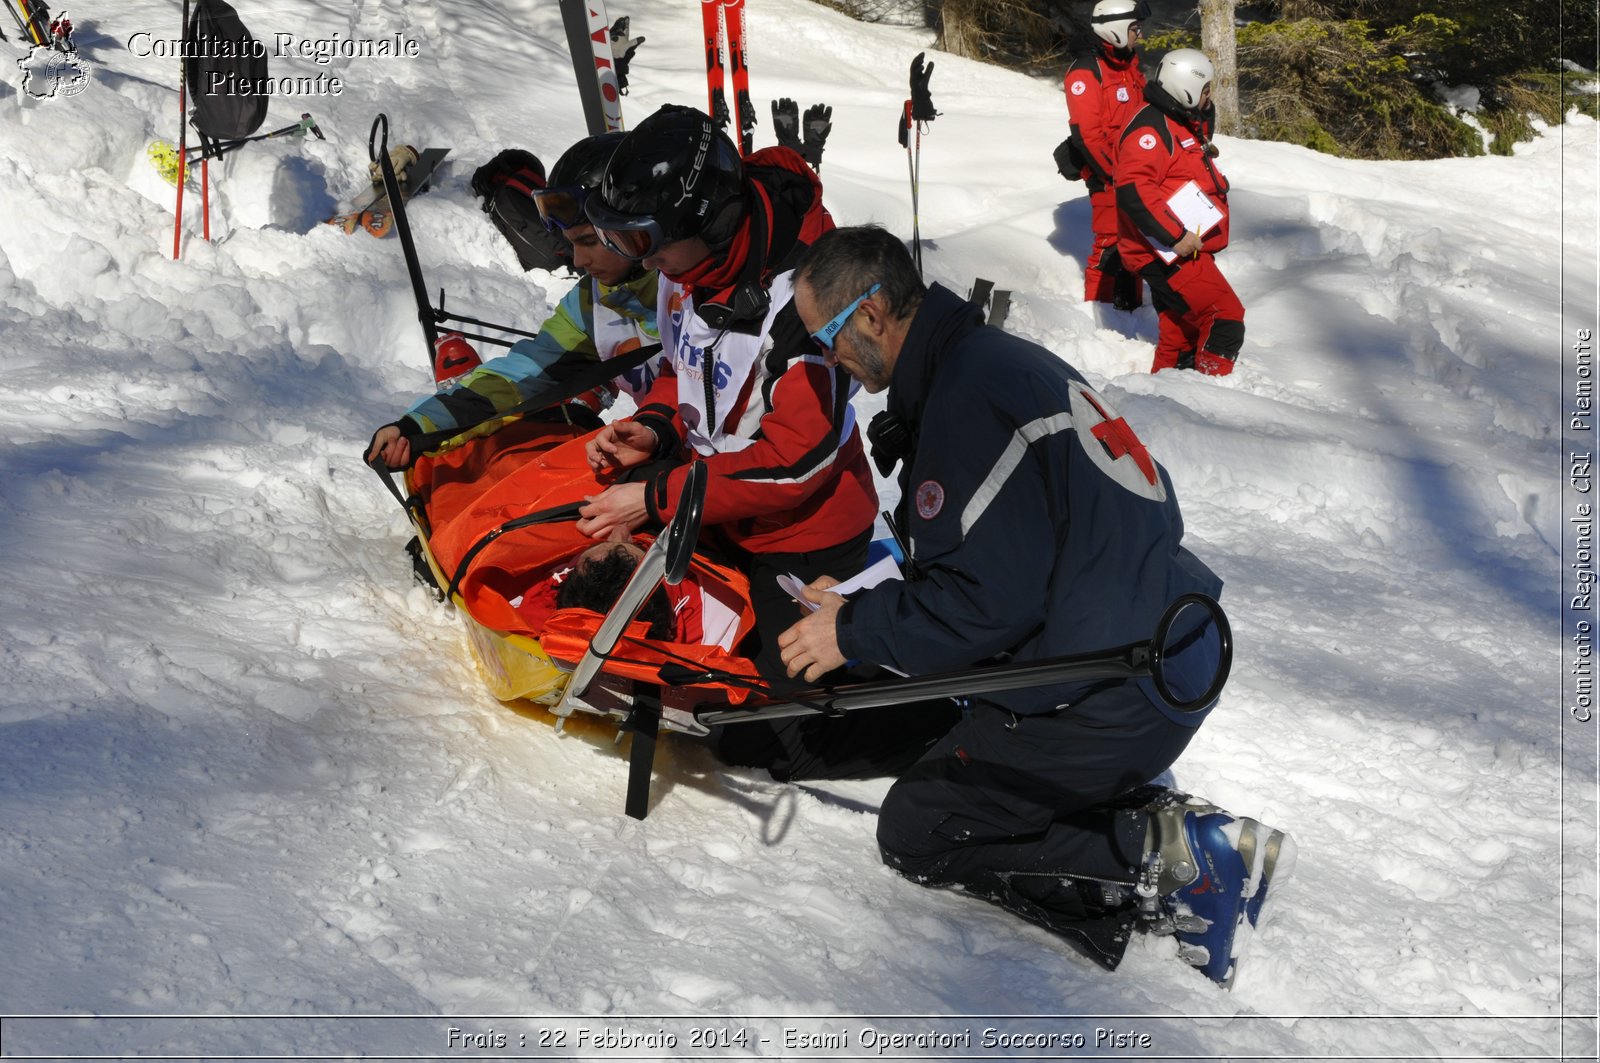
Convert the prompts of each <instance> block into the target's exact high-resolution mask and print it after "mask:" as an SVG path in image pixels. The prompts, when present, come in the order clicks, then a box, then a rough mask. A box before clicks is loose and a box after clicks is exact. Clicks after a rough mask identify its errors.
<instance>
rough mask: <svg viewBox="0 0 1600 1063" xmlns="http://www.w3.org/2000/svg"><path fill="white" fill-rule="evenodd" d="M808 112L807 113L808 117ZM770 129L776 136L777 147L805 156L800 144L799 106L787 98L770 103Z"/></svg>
mask: <svg viewBox="0 0 1600 1063" xmlns="http://www.w3.org/2000/svg"><path fill="white" fill-rule="evenodd" d="M809 113H810V112H807V114H808V116H809ZM772 129H773V132H775V133H777V134H778V146H779V147H781V148H793V149H794V150H795V151H798V152H800V153H801V154H802V155H803V154H805V148H804V147H803V146H802V145H801V143H800V105H799V104H798V103H795V102H794V101H793V100H791V99H789V97H787V96H785V97H783V98H782V99H781V100H773V101H772Z"/></svg>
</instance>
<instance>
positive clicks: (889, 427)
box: [867, 410, 917, 476]
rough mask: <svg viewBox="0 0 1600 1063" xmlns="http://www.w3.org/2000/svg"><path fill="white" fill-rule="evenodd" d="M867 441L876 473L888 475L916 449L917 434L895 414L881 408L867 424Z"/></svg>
mask: <svg viewBox="0 0 1600 1063" xmlns="http://www.w3.org/2000/svg"><path fill="white" fill-rule="evenodd" d="M867 443H868V444H869V445H870V447H871V448H872V464H874V465H876V466H877V467H878V475H880V476H888V475H889V474H890V473H891V472H893V471H894V467H895V466H896V465H898V464H899V463H900V462H901V461H903V460H904V459H906V458H909V457H910V456H911V454H912V452H913V451H915V450H916V449H917V435H916V433H915V432H914V431H912V429H911V426H910V425H909V424H907V423H906V422H905V421H903V420H901V419H900V417H899V416H898V415H897V414H893V413H890V412H889V411H888V410H883V411H881V412H879V413H878V414H877V415H876V416H874V417H873V418H872V421H871V422H870V423H869V424H868V425H867Z"/></svg>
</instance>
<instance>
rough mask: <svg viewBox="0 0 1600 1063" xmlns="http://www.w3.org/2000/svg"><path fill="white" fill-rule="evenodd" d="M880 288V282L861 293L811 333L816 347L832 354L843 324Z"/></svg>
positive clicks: (881, 283) (881, 284)
mask: <svg viewBox="0 0 1600 1063" xmlns="http://www.w3.org/2000/svg"><path fill="white" fill-rule="evenodd" d="M882 287H883V282H882V281H879V282H878V283H877V284H874V285H873V286H872V287H870V288H868V289H867V290H866V291H864V292H862V293H861V297H860V298H859V299H857V300H856V301H855V302H853V303H851V304H850V305H849V306H847V307H845V308H844V309H843V310H841V311H839V313H838V314H836V315H835V316H834V319H833V320H832V321H830V322H828V323H827V324H826V325H823V326H822V327H821V328H819V329H817V331H815V332H813V333H812V334H811V338H812V339H814V340H816V341H817V346H818V347H821V348H822V349H823V350H825V351H827V352H828V353H829V354H832V353H833V341H834V340H835V339H837V338H838V336H839V330H840V329H842V328H844V325H845V322H846V321H849V320H850V315H852V314H854V313H855V312H856V311H857V310H860V309H861V304H862V303H864V302H866V301H867V300H868V299H870V298H872V297H873V295H875V294H877V291H878V289H879V288H882Z"/></svg>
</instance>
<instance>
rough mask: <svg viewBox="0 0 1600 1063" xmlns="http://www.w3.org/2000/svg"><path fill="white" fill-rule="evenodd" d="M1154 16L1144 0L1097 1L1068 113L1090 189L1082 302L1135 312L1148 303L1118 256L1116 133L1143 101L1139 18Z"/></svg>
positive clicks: (1070, 82) (1070, 80)
mask: <svg viewBox="0 0 1600 1063" xmlns="http://www.w3.org/2000/svg"><path fill="white" fill-rule="evenodd" d="M1149 15H1150V6H1149V5H1148V4H1147V3H1145V0H1100V2H1099V3H1097V4H1095V5H1094V13H1093V15H1092V16H1091V17H1090V19H1089V22H1090V25H1091V26H1092V27H1093V29H1094V32H1095V35H1096V36H1097V37H1099V38H1100V46H1099V47H1098V48H1097V49H1096V50H1095V51H1093V52H1091V53H1089V54H1086V55H1082V56H1079V57H1078V58H1077V59H1076V60H1074V61H1073V64H1072V65H1071V66H1070V67H1068V68H1067V75H1066V81H1065V87H1066V94H1067V113H1068V115H1069V119H1070V123H1071V129H1072V135H1071V137H1070V138H1069V140H1070V141H1071V142H1072V149H1071V150H1072V152H1073V157H1075V158H1076V159H1078V160H1080V161H1081V163H1082V166H1081V167H1080V169H1079V176H1081V177H1082V178H1083V182H1084V184H1085V186H1086V187H1087V188H1088V189H1089V210H1090V221H1091V224H1092V226H1093V228H1094V246H1093V247H1092V248H1090V250H1089V261H1088V263H1087V264H1086V265H1085V266H1084V269H1083V298H1084V301H1085V302H1090V303H1094V302H1099V303H1111V304H1112V305H1113V306H1115V307H1116V308H1117V309H1118V310H1133V309H1136V308H1137V307H1139V306H1140V305H1141V304H1142V303H1143V302H1144V285H1143V284H1142V283H1140V281H1139V277H1138V275H1137V274H1135V273H1131V272H1129V271H1128V270H1126V269H1124V268H1123V267H1122V264H1121V261H1120V259H1119V258H1118V254H1117V194H1116V189H1115V188H1114V187H1113V183H1112V177H1113V174H1114V173H1115V172H1116V160H1117V138H1118V136H1119V135H1120V134H1121V133H1122V129H1123V127H1124V126H1126V125H1127V124H1128V120H1129V119H1130V118H1132V117H1133V116H1134V115H1135V114H1137V113H1138V111H1139V108H1141V107H1143V106H1144V84H1145V82H1144V72H1143V71H1141V70H1140V69H1139V53H1138V51H1137V50H1136V49H1135V47H1134V46H1135V45H1136V44H1138V42H1139V37H1140V29H1141V23H1142V22H1143V20H1144V19H1146V18H1148V17H1149Z"/></svg>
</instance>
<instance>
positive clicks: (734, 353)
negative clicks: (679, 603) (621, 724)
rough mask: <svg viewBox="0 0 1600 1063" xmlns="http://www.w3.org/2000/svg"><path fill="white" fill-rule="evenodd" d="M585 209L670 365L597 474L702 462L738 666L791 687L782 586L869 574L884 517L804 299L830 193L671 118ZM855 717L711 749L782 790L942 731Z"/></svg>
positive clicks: (659, 487) (703, 128)
mask: <svg viewBox="0 0 1600 1063" xmlns="http://www.w3.org/2000/svg"><path fill="white" fill-rule="evenodd" d="M586 210H587V212H588V215H589V220H590V221H592V222H593V223H594V226H595V229H596V231H598V232H599V234H600V238H601V240H602V241H604V242H605V244H606V246H607V247H610V248H611V249H612V250H613V251H616V252H617V253H618V254H621V255H624V256H625V257H628V258H632V259H634V260H636V261H639V262H641V263H642V264H643V265H644V267H645V268H646V269H656V270H659V271H660V272H661V275H662V284H661V291H660V299H659V304H658V310H657V313H656V324H657V326H658V327H659V329H660V331H661V343H662V347H663V348H664V352H663V353H665V354H666V355H668V356H670V357H671V359H672V365H671V367H670V370H669V371H668V372H667V373H665V374H664V375H663V376H662V377H661V378H660V379H658V380H657V381H656V384H655V386H654V387H653V388H652V389H651V391H650V392H649V394H647V395H645V396H644V397H643V398H641V399H640V400H639V411H638V413H637V414H635V416H634V417H633V418H632V419H630V420H623V421H613V422H612V423H611V424H610V425H609V426H608V427H607V428H605V429H603V430H602V431H601V432H600V433H599V434H598V435H597V436H596V437H595V439H594V441H593V442H592V443H591V444H590V462H591V467H592V468H594V470H595V471H596V472H597V473H603V472H605V471H607V470H611V469H621V468H627V467H631V466H633V465H636V464H639V463H641V462H644V461H646V460H649V459H650V458H652V457H654V458H667V457H681V458H685V459H687V460H688V461H689V462H703V463H704V464H705V465H706V469H707V472H709V473H710V476H709V480H708V486H707V488H706V497H705V511H704V517H703V520H704V523H705V525H706V526H707V527H708V528H713V529H715V534H716V536H717V538H718V539H719V540H720V542H719V545H720V546H721V547H722V548H723V553H724V555H725V556H726V557H727V559H728V560H729V561H730V562H731V563H733V564H734V565H736V566H737V567H738V568H740V569H742V570H743V571H744V572H745V573H746V574H747V575H748V576H749V578H750V604H751V608H752V609H753V611H754V612H755V617H756V630H755V632H754V635H753V637H752V640H751V641H748V642H747V643H746V644H745V646H744V647H743V649H744V652H745V653H746V654H747V655H748V656H750V657H751V658H752V659H753V660H754V661H755V664H756V668H757V670H758V671H759V672H760V673H761V674H762V675H763V676H766V677H769V678H777V679H784V678H786V669H785V668H784V665H783V660H782V656H781V652H780V650H779V648H778V635H779V634H781V633H782V632H783V631H784V630H785V629H787V628H788V627H789V626H790V625H791V624H793V623H794V620H795V618H796V617H797V616H798V615H799V613H798V607H797V606H796V605H795V603H794V601H793V600H791V599H790V598H789V596H788V593H787V592H785V591H784V590H783V589H782V588H781V587H780V586H779V585H778V582H777V577H778V576H779V575H783V574H785V573H787V574H791V575H793V576H795V577H796V578H798V579H799V580H800V582H801V583H810V582H811V581H812V580H815V579H817V578H818V577H820V576H823V575H827V574H829V573H840V572H843V573H854V572H859V571H861V569H862V568H863V567H865V562H866V558H867V549H868V547H869V545H870V543H871V538H872V526H873V522H874V521H875V520H876V518H877V513H878V496H877V491H876V489H875V488H874V486H873V483H872V470H871V468H870V466H869V465H868V464H867V455H866V448H865V447H864V445H863V443H862V438H861V437H862V433H861V430H860V428H859V427H858V426H857V424H856V419H855V411H854V409H853V408H852V406H851V405H850V397H851V395H852V394H853V393H854V391H855V390H856V385H855V383H854V381H852V380H851V378H850V374H849V373H847V372H846V371H845V370H843V369H841V368H839V367H838V366H835V365H830V364H828V361H827V358H826V357H825V352H824V351H823V350H822V349H820V348H819V347H818V345H817V343H816V342H815V341H814V340H813V339H812V337H811V336H810V334H809V333H808V332H807V331H806V327H805V324H804V323H803V322H802V321H801V319H800V315H799V313H798V312H797V310H796V308H795V306H794V303H793V287H792V284H791V277H792V275H793V272H794V267H795V265H796V264H797V263H798V262H799V260H800V258H801V257H802V256H803V255H804V253H805V251H806V250H807V249H808V248H809V247H810V245H811V243H812V242H813V241H815V240H816V239H818V238H819V237H821V236H822V235H823V234H824V233H827V232H829V231H831V230H832V229H833V227H834V224H833V218H832V217H831V216H830V215H829V213H828V211H827V209H826V208H825V207H824V206H823V204H822V184H821V182H820V181H819V180H818V179H817V175H816V174H815V173H814V172H813V171H812V170H811V168H810V167H809V166H807V165H806V162H805V160H804V159H803V158H802V157H801V156H800V155H799V154H798V153H797V152H795V151H793V150H792V149H790V148H785V147H781V146H780V147H773V148H764V149H762V150H760V151H757V152H754V153H753V154H751V155H750V156H749V157H748V158H745V159H742V160H741V158H740V157H739V152H738V149H737V148H736V147H735V146H734V145H733V142H732V141H730V140H729V139H728V137H727V136H725V135H724V134H723V133H722V132H721V131H719V130H718V128H717V127H716V125H715V124H714V123H713V121H712V119H711V118H709V117H707V116H706V115H705V114H704V113H702V112H700V111H698V110H695V109H694V108H691V107H680V106H674V105H670V104H669V105H667V106H665V107H663V108H661V110H659V111H657V112H656V113H655V114H653V115H651V116H650V117H649V118H647V119H645V120H644V121H643V122H641V123H640V124H639V125H638V126H637V127H636V128H635V129H634V130H633V131H632V132H631V133H629V134H628V136H627V138H626V139H625V140H624V141H623V142H622V144H621V145H619V146H618V148H617V151H616V154H615V155H613V156H612V159H611V163H610V165H609V166H608V167H607V168H606V174H605V179H604V180H603V181H602V182H601V188H600V194H599V195H598V196H590V197H589V199H588V202H587V204H586ZM686 474H687V470H686V468H678V469H674V470H671V471H668V472H662V473H657V474H655V475H652V476H650V477H649V478H648V479H647V480H646V481H645V482H644V483H632V484H628V483H621V484H617V485H615V486H612V487H609V488H607V489H606V490H605V491H603V492H601V493H600V494H598V495H596V496H594V497H593V498H592V499H591V500H590V502H589V504H588V505H587V506H585V507H584V508H583V510H581V516H582V519H581V520H580V521H579V523H578V530H580V531H582V532H584V533H585V534H587V535H590V536H594V537H596V538H604V537H607V536H610V535H615V534H616V533H617V532H618V531H623V532H626V531H631V530H633V529H634V528H637V527H639V526H640V525H641V524H643V523H644V522H645V521H646V520H650V519H653V520H657V521H662V522H666V521H669V520H671V519H672V516H673V514H674V512H675V510H676V506H677V502H678V496H679V492H680V491H681V490H682V485H683V481H684V478H685V476H686ZM854 715H856V716H858V717H861V719H857V720H832V719H826V718H822V717H813V718H809V719H790V720H776V721H762V722H757V723H742V724H739V725H736V726H729V727H727V728H725V730H724V732H723V733H722V734H721V735H719V736H718V737H717V739H716V745H717V752H718V755H719V756H721V757H722V759H723V760H724V761H727V762H729V763H733V764H741V765H750V766H758V767H765V768H766V769H767V770H768V771H770V772H771V773H772V774H773V775H774V776H775V777H777V778H779V779H787V778H790V777H809V778H821V777H827V776H835V777H837V776H844V775H856V774H880V773H888V774H893V773H894V772H895V771H896V770H897V769H898V768H899V767H903V766H904V765H906V764H909V763H911V762H912V761H914V760H915V759H916V758H917V757H918V756H920V755H921V754H922V751H923V750H924V749H926V748H927V744H928V743H929V742H931V741H933V739H934V738H935V737H937V735H938V734H941V733H943V729H948V726H949V724H948V721H944V722H943V723H942V724H941V723H940V719H939V716H938V714H934V713H926V712H924V713H920V714H916V715H915V717H914V718H910V719H907V718H905V717H906V714H904V713H900V712H896V711H892V710H890V711H884V712H880V713H865V714H863V713H858V714H854ZM867 717H871V719H870V720H869V719H867ZM844 735H848V740H842V739H841V736H844ZM824 738H826V739H828V740H827V741H826V742H825V741H824ZM823 748H826V749H828V750H829V752H828V753H826V754H825V755H819V753H818V750H819V749H823ZM833 751H838V752H837V754H835V752H833Z"/></svg>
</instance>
